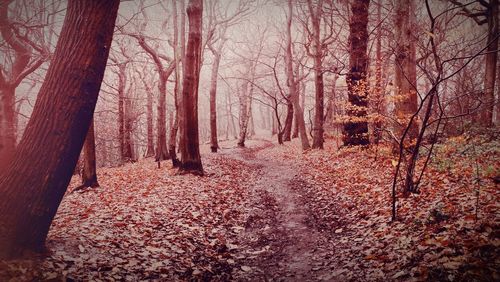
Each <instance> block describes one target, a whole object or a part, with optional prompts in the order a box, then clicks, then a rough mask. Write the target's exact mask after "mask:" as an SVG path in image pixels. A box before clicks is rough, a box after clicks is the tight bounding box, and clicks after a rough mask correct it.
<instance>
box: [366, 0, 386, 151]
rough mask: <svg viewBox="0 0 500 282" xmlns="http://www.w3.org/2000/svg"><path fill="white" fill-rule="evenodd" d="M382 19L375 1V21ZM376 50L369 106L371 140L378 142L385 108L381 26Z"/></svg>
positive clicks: (380, 10) (379, 8)
mask: <svg viewBox="0 0 500 282" xmlns="http://www.w3.org/2000/svg"><path fill="white" fill-rule="evenodd" d="M381 21H382V3H381V1H379V2H378V3H377V23H379V24H380V23H381ZM376 36H377V39H376V43H375V44H376V46H375V48H376V50H375V56H376V58H375V91H374V92H373V93H374V96H375V97H373V99H371V104H370V108H371V109H372V110H373V112H374V113H375V115H376V116H375V120H374V121H373V142H374V143H375V144H378V143H379V142H380V140H381V139H382V117H381V115H382V111H383V110H384V108H385V103H384V100H385V97H383V92H382V27H378V28H377V35H376Z"/></svg>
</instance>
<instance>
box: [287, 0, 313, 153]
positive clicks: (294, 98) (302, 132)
mask: <svg viewBox="0 0 500 282" xmlns="http://www.w3.org/2000/svg"><path fill="white" fill-rule="evenodd" d="M292 15H293V10H292V0H288V15H287V46H286V56H285V58H286V65H287V66H286V69H287V77H288V85H289V86H288V87H289V89H290V99H291V102H292V103H293V107H294V114H295V123H296V124H297V128H298V133H299V136H300V142H301V145H302V150H307V149H309V148H310V145H309V139H308V138H307V132H306V123H305V121H304V111H303V109H302V107H301V106H300V99H299V95H300V93H299V90H298V83H297V80H296V79H295V75H294V73H293V54H292V31H291V30H292Z"/></svg>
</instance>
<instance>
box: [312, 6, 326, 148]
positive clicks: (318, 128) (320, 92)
mask: <svg viewBox="0 0 500 282" xmlns="http://www.w3.org/2000/svg"><path fill="white" fill-rule="evenodd" d="M322 2H323V1H321V0H320V1H319V2H318V3H317V4H316V5H317V6H316V12H314V11H313V8H312V6H311V5H310V13H311V21H312V26H313V46H314V54H313V55H314V74H315V75H314V86H315V91H316V93H315V102H314V124H313V144H312V147H313V148H314V149H323V141H324V140H323V111H324V85H323V66H322V62H321V60H322V57H323V51H322V46H321V45H322V44H321V39H320V38H321V33H320V22H321V16H322V9H323V7H322V6H323V4H322Z"/></svg>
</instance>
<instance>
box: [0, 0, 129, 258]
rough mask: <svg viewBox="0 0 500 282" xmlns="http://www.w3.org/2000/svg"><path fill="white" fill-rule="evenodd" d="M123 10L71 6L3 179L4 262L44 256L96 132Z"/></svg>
mask: <svg viewBox="0 0 500 282" xmlns="http://www.w3.org/2000/svg"><path fill="white" fill-rule="evenodd" d="M118 5H119V1H118V0H114V1H113V0H109V1H100V0H85V1H83V0H80V1H69V2H68V7H67V14H66V18H65V21H64V24H63V27H62V30H61V33H60V37H59V42H58V43H57V46H56V50H55V53H54V56H53V61H52V63H51V65H50V67H49V69H48V71H47V75H46V77H45V81H44V83H43V84H42V87H41V89H40V92H39V94H38V98H37V102H36V105H35V107H34V109H33V114H32V116H31V119H30V120H29V122H28V125H27V127H26V131H25V133H24V136H23V138H22V140H21V141H20V143H19V146H18V149H17V150H16V152H15V155H14V158H13V161H12V162H11V164H10V165H9V166H8V168H7V170H6V171H5V172H4V173H2V175H1V176H0V192H1V194H2V197H1V199H0V256H1V257H16V256H20V255H22V254H23V252H24V251H25V250H28V251H41V250H43V248H44V242H45V238H46V237H47V233H48V230H49V227H50V224H51V222H52V220H53V218H54V216H55V214H56V211H57V208H58V206H59V204H60V202H61V200H62V197H63V195H64V193H65V192H66V189H67V186H68V183H69V181H70V179H71V176H72V173H73V170H74V168H75V165H76V162H77V161H78V156H79V154H80V151H81V149H82V146H83V143H84V140H85V137H86V135H87V132H88V130H89V126H90V122H91V120H92V115H93V112H94V109H95V105H96V102H97V96H98V94H99V90H100V86H101V82H102V78H103V75H104V70H105V68H106V61H107V58H108V54H109V50H110V47H111V40H112V36H113V29H114V24H115V19H116V15H117V10H118ZM82 19H85V20H82Z"/></svg>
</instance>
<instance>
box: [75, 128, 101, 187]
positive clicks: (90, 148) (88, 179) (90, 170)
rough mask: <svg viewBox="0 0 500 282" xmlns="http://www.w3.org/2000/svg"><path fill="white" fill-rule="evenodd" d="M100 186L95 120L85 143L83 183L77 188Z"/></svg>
mask: <svg viewBox="0 0 500 282" xmlns="http://www.w3.org/2000/svg"><path fill="white" fill-rule="evenodd" d="M88 187H90V188H96V187H99V182H98V181H97V169H96V156H95V132H94V120H92V121H91V123H90V127H89V131H88V132H87V136H86V137H85V143H83V170H82V185H80V186H78V187H77V188H75V190H74V191H76V190H81V189H84V188H88Z"/></svg>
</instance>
